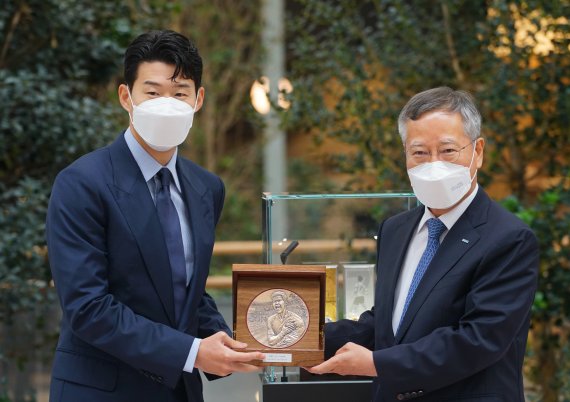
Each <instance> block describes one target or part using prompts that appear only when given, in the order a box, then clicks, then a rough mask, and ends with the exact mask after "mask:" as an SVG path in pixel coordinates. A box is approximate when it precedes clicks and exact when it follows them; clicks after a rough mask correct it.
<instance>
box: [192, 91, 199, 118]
mask: <svg viewBox="0 0 570 402" xmlns="http://www.w3.org/2000/svg"><path fill="white" fill-rule="evenodd" d="M198 99H200V90H198V92H196V102H194V107H193V108H192V109H194V113H196V108H197V107H198Z"/></svg>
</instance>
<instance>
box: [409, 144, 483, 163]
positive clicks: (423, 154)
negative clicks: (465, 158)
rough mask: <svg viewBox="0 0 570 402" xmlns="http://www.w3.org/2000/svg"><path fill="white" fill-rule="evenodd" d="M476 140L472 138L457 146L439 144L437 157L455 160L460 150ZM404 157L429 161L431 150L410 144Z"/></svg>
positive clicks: (418, 160)
mask: <svg viewBox="0 0 570 402" xmlns="http://www.w3.org/2000/svg"><path fill="white" fill-rule="evenodd" d="M475 141H477V140H472V141H470V142H469V144H467V145H465V146H463V147H461V148H459V147H458V146H457V145H454V144H446V145H441V146H440V147H439V148H438V150H437V159H438V160H440V161H445V162H456V161H457V160H458V159H459V155H461V151H463V150H464V149H465V148H467V147H468V146H469V145H471V144H473V143H474V142H475ZM405 152H406V157H407V158H408V159H409V160H411V161H412V162H414V163H417V164H421V163H426V162H429V161H431V157H432V152H431V151H430V150H429V149H427V148H425V147H421V146H412V147H410V148H408V149H406V151H405Z"/></svg>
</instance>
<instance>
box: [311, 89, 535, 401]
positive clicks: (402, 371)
mask: <svg viewBox="0 0 570 402" xmlns="http://www.w3.org/2000/svg"><path fill="white" fill-rule="evenodd" d="M398 128H399V131H400V135H401V137H402V141H403V143H404V147H405V152H406V164H407V168H408V175H409V177H410V181H411V184H412V187H413V189H414V192H415V194H416V196H417V197H418V199H419V200H420V201H421V202H422V204H424V206H421V207H418V208H416V209H414V210H412V211H409V212H405V213H402V214H400V215H397V216H394V217H392V218H389V219H387V220H386V221H384V222H383V223H382V224H381V226H380V229H379V232H378V244H377V247H378V250H377V252H378V261H377V269H378V284H377V288H376V297H375V305H374V308H373V309H372V310H371V311H367V312H365V313H364V314H362V315H361V316H360V319H359V320H358V322H352V321H347V320H344V321H340V322H337V323H333V324H329V325H327V326H326V327H325V341H326V342H325V346H326V350H325V353H326V354H327V356H329V357H330V356H332V355H334V357H332V358H330V360H328V361H326V362H324V363H322V364H321V365H319V366H316V367H314V368H313V369H312V370H311V371H312V372H314V373H319V374H321V373H325V372H335V373H339V374H343V375H345V374H358V375H365V376H371V377H373V378H374V381H373V383H374V384H373V391H374V394H373V397H372V399H373V400H374V401H375V402H380V401H382V402H384V401H401V400H408V399H415V398H418V400H421V401H426V402H427V401H434V402H436V401H437V402H439V401H465V402H467V401H489V402H491V401H497V402H498V401H517V402H523V401H524V395H523V381H522V372H521V370H522V363H523V359H524V354H525V346H526V340H527V333H528V328H529V317H530V308H531V305H532V301H533V298H534V293H535V290H536V282H537V276H538V245H537V241H536V238H535V236H534V234H533V233H532V231H531V230H530V229H529V228H528V227H527V226H526V225H524V224H523V223H522V222H521V221H520V220H519V219H517V218H516V217H515V216H513V215H512V214H510V213H509V212H507V211H505V210H504V209H503V208H502V207H501V206H499V205H498V204H497V203H495V202H494V201H492V200H491V199H490V198H489V197H488V196H487V194H486V193H485V192H484V191H483V189H481V188H480V187H479V186H478V184H477V180H476V177H477V170H478V169H479V168H481V166H482V163H483V148H484V145H485V141H484V140H483V138H481V137H480V128H481V116H480V114H479V112H478V110H477V108H476V106H475V104H474V102H473V99H472V97H471V96H470V95H469V94H467V93H465V92H463V91H453V90H451V89H449V88H435V89H431V90H428V91H425V92H421V93H419V94H417V95H415V96H414V97H413V98H412V99H410V101H409V102H408V103H407V104H406V106H405V107H404V109H403V110H402V112H401V113H400V117H399V120H398ZM335 353H336V354H335Z"/></svg>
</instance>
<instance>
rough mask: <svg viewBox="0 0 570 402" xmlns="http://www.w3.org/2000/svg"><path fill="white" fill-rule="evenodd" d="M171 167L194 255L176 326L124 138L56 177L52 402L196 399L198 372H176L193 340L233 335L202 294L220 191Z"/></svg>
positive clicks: (202, 175)
mask: <svg viewBox="0 0 570 402" xmlns="http://www.w3.org/2000/svg"><path fill="white" fill-rule="evenodd" d="M176 169H177V171H178V175H179V178H180V183H181V187H182V194H183V197H184V200H185V204H186V207H187V209H188V212H189V217H190V224H191V228H192V234H193V235H192V239H193V245H192V246H193V252H194V258H195V263H194V274H193V277H192V280H191V282H190V286H189V289H188V297H187V300H186V304H185V306H184V310H183V311H184V312H183V314H182V318H181V319H180V322H176V321H175V317H174V303H173V291H172V278H171V270H170V265H169V259H168V252H167V248H166V243H165V241H164V237H163V234H162V230H161V226H160V223H159V220H158V216H157V213H156V208H155V206H154V203H153V201H152V197H151V195H150V192H149V190H148V186H147V184H146V182H145V180H144V178H143V175H142V173H141V171H140V169H139V167H138V165H137V163H136V161H135V159H134V157H133V156H132V154H131V152H130V150H129V149H128V147H127V144H126V142H125V139H124V136H123V135H120V136H119V138H118V139H117V140H116V141H115V142H114V143H112V144H111V145H109V146H107V147H104V148H101V149H99V150H97V151H95V152H92V153H90V154H87V155H85V156H83V157H82V158H80V159H78V160H77V161H75V162H74V163H73V164H71V165H70V166H68V167H67V168H66V169H64V170H63V171H61V172H60V173H59V175H58V176H57V178H56V180H55V183H54V186H53V190H52V195H51V199H50V203H49V208H48V218H47V231H46V233H47V243H48V252H49V260H50V266H51V270H52V275H53V278H54V281H55V286H56V289H57V292H58V296H59V299H60V303H61V307H62V310H63V317H62V321H61V332H60V338H59V342H58V345H57V350H56V352H55V358H54V363H53V371H52V384H51V390H50V401H53V402H56V401H58V402H68V401H69V402H77V401H80V402H90V401H94V402H95V401H96V402H106V401H117V402H129V401H133V402H134V401H137V402H138V401H202V384H201V380H200V376H199V373H198V370H194V371H193V373H192V374H189V373H184V374H183V370H182V369H183V367H184V363H185V362H186V359H187V357H188V353H189V351H190V348H191V346H192V343H193V342H194V339H195V337H200V338H205V337H208V336H210V335H212V334H214V333H216V332H218V331H220V330H221V331H225V332H227V333H228V334H231V332H230V330H229V328H228V326H227V325H226V323H225V321H224V319H223V318H222V316H221V315H220V313H219V312H218V310H217V308H216V305H215V303H214V301H213V299H212V298H211V297H210V296H209V295H208V294H207V293H206V292H205V285H206V278H207V276H208V271H209V266H210V259H211V256H212V248H213V244H214V229H215V226H216V224H217V222H218V219H219V217H220V213H221V211H222V206H223V202H224V185H223V183H222V181H221V180H220V179H219V178H218V177H217V176H215V175H213V174H211V173H209V172H208V171H206V170H204V169H202V168H201V167H199V166H197V165H195V164H194V163H192V162H191V161H189V160H186V159H183V158H181V157H178V160H177V163H176Z"/></svg>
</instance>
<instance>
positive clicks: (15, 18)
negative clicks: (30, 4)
mask: <svg viewBox="0 0 570 402" xmlns="http://www.w3.org/2000/svg"><path fill="white" fill-rule="evenodd" d="M23 9H24V5H23V4H22V5H20V7H19V8H18V9H17V10H16V12H15V13H14V15H12V19H11V20H10V27H9V28H8V32H7V33H6V40H5V41H4V45H3V46H2V52H0V68H4V67H5V65H4V61H5V60H6V55H7V54H8V48H9V47H10V42H12V36H14V31H15V30H16V27H17V26H18V23H19V22H20V18H21V16H22V12H23Z"/></svg>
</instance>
